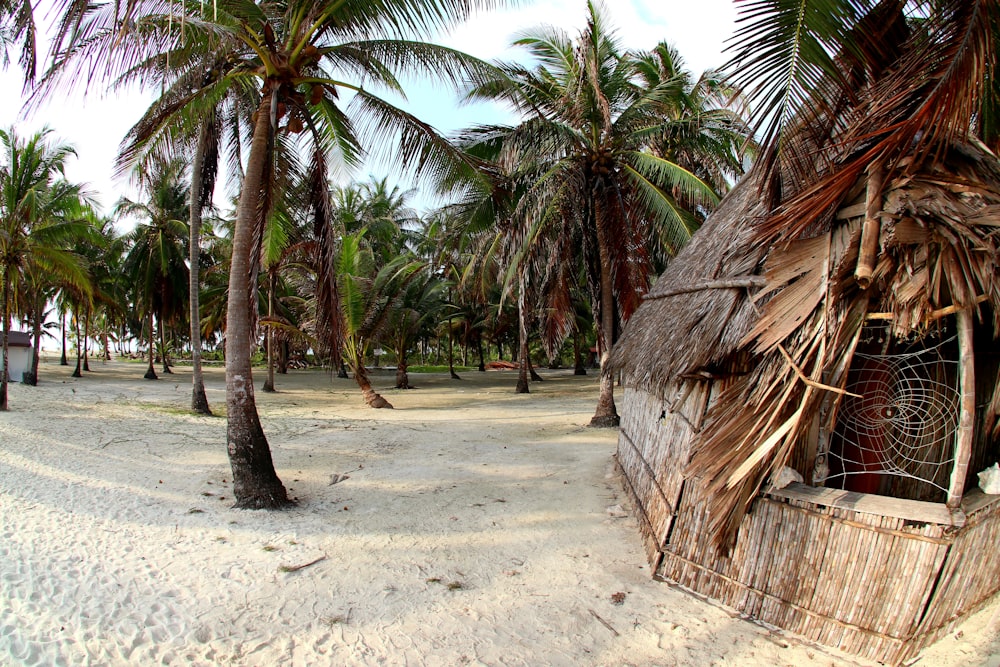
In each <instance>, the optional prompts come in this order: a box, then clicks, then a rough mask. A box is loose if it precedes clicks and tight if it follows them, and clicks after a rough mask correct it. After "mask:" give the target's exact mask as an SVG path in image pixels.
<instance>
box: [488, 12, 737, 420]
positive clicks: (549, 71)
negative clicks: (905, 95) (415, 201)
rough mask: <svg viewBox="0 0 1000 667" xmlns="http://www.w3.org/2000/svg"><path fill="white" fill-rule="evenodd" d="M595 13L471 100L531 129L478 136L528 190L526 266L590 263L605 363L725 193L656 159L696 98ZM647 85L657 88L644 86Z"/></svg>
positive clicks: (610, 399)
mask: <svg viewBox="0 0 1000 667" xmlns="http://www.w3.org/2000/svg"><path fill="white" fill-rule="evenodd" d="M587 9H588V20H587V26H586V28H585V29H584V30H583V31H582V32H581V33H580V34H579V35H578V36H577V37H576V38H575V39H573V38H570V37H569V36H568V35H566V34H565V33H564V32H563V31H562V30H559V29H557V28H542V29H538V30H535V31H531V32H527V33H524V34H523V35H522V37H521V38H520V39H518V40H517V41H516V42H515V44H516V45H518V46H521V47H525V48H526V49H527V50H528V51H529V53H530V54H531V56H532V57H533V58H534V60H535V61H536V62H537V63H538V64H537V65H536V66H535V67H533V68H528V67H523V66H519V65H502V66H500V67H501V69H502V70H503V72H504V74H503V76H501V77H497V78H496V79H494V80H492V81H490V82H488V83H487V84H486V85H482V86H478V87H473V88H472V89H471V90H470V92H469V98H470V99H492V100H502V101H505V102H507V103H508V104H509V105H511V106H512V107H513V108H514V109H515V110H516V111H518V112H519V113H520V114H522V116H523V118H524V120H523V121H522V122H521V123H520V124H519V125H517V126H515V127H491V128H476V129H475V130H474V132H472V133H470V135H469V136H470V138H473V137H475V136H478V137H480V138H481V139H482V140H483V141H488V142H497V141H500V142H502V148H501V151H500V155H499V160H498V162H499V164H500V166H501V167H502V168H503V170H504V171H505V172H506V173H508V174H509V175H510V176H511V177H512V178H514V179H515V182H520V183H523V184H524V186H525V188H526V189H525V192H524V195H523V196H522V197H521V198H520V200H519V202H518V204H517V206H516V208H515V212H514V223H515V225H516V234H513V235H511V236H510V237H509V242H510V252H511V254H512V255H520V259H519V261H532V260H534V261H536V262H543V263H544V262H547V261H549V260H550V259H551V258H552V257H559V258H567V259H569V258H571V257H578V258H580V259H581V260H582V262H583V266H584V267H585V269H586V275H587V284H588V288H589V293H590V297H591V302H592V307H593V310H594V313H595V321H596V323H597V331H598V347H599V349H600V353H601V358H602V361H606V360H607V358H608V355H609V352H610V349H611V346H612V344H613V343H614V341H615V339H616V337H617V333H618V330H619V328H620V325H621V323H623V322H624V321H626V320H627V319H628V318H629V316H630V315H631V313H632V312H633V311H634V310H635V308H636V307H637V306H638V303H639V300H640V298H641V295H642V294H643V293H644V291H645V290H646V289H647V288H648V285H649V279H650V274H651V272H652V270H653V268H654V266H656V265H657V264H661V265H662V262H663V261H665V260H666V259H667V258H668V257H669V256H670V254H671V253H673V252H674V251H675V250H676V248H677V247H679V246H680V245H681V244H683V243H685V242H686V241H687V239H688V238H689V237H690V235H691V233H692V232H693V231H694V229H696V228H697V226H698V223H699V216H698V215H696V213H697V212H698V211H703V210H708V209H710V208H711V207H712V206H714V205H715V204H716V203H717V202H718V196H719V195H718V193H717V192H715V190H714V189H713V187H712V186H711V183H709V182H706V181H705V180H703V179H701V178H699V177H698V175H697V174H696V173H694V172H692V171H691V170H690V169H688V168H686V167H685V166H684V165H683V164H679V163H677V162H674V161H672V159H671V158H672V157H673V156H671V155H668V154H666V153H664V152H663V151H660V152H658V151H657V150H656V147H657V145H658V143H661V142H662V139H663V138H664V137H666V136H669V133H670V131H671V128H672V127H673V126H674V119H673V118H672V117H671V111H672V108H674V107H678V106H679V105H677V104H675V103H674V101H675V100H676V98H677V97H678V96H679V95H683V94H685V93H686V92H687V91H686V89H685V87H684V86H683V85H682V82H679V81H678V80H677V79H676V77H672V76H667V77H665V78H664V77H662V76H660V77H652V76H651V72H650V71H649V63H650V59H649V58H648V57H635V56H634V55H632V54H629V53H627V52H626V51H625V50H624V49H623V48H622V46H621V45H620V44H619V43H618V41H617V40H616V39H615V38H614V36H613V33H612V32H611V30H610V28H609V27H608V25H607V24H606V21H605V18H604V16H603V14H602V13H601V12H600V11H599V10H598V7H597V5H596V4H595V3H593V2H589V3H588V6H587ZM644 75H645V76H646V77H647V82H648V83H649V85H642V84H643V76H644ZM680 122H683V123H685V124H689V121H688V120H687V119H683V120H682V121H680ZM734 147H735V143H733V144H729V145H726V146H717V147H714V148H713V150H715V149H718V150H720V151H726V150H730V149H732V148H734ZM737 162H738V160H737ZM685 206H687V207H689V208H685ZM542 245H544V246H545V247H546V250H544V251H542V250H541V249H540V248H541V246H542ZM532 246H534V249H531V248H532ZM508 273H509V275H513V274H512V273H511V272H510V271H509V272H508ZM538 273H541V272H540V271H539V272H538ZM617 422H618V415H617V410H616V409H615V404H614V396H613V381H612V378H611V377H610V376H607V375H602V379H601V392H600V398H599V400H598V405H597V410H596V412H595V415H594V417H593V419H592V420H591V424H592V425H594V426H602V425H614V424H617Z"/></svg>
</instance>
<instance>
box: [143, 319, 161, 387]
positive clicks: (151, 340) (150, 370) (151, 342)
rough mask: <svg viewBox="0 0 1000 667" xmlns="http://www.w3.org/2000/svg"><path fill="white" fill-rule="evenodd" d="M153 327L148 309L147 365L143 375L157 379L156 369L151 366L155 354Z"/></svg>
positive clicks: (148, 378) (149, 378) (150, 378)
mask: <svg viewBox="0 0 1000 667" xmlns="http://www.w3.org/2000/svg"><path fill="white" fill-rule="evenodd" d="M154 331H156V330H155V329H154V328H153V310H152V309H150V310H149V366H147V367H146V374H145V375H144V376H143V377H144V378H146V379H147V380H158V379H159V378H158V377H156V369H155V368H153V359H154V357H155V356H156V352H155V350H156V336H155V335H154Z"/></svg>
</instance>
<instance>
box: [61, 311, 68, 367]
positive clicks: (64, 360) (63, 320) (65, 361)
mask: <svg viewBox="0 0 1000 667" xmlns="http://www.w3.org/2000/svg"><path fill="white" fill-rule="evenodd" d="M60 320H61V324H62V326H61V327H60V329H62V354H61V355H59V365H60V366H69V360H68V359H67V358H66V315H65V314H63V315H62V317H61V318H60Z"/></svg>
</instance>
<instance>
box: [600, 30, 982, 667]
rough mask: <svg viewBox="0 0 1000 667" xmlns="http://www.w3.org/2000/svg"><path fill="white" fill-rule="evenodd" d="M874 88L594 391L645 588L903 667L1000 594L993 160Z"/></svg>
mask: <svg viewBox="0 0 1000 667" xmlns="http://www.w3.org/2000/svg"><path fill="white" fill-rule="evenodd" d="M898 19H899V20H902V18H901V17H898ZM893 20H896V19H893ZM890 22H891V21H890ZM896 27H897V28H898V29H899V30H898V34H896V33H893V28H892V27H891V26H889V27H886V28H885V32H884V33H883V34H884V35H885V36H886V37H885V39H886V40H889V41H891V40H892V39H896V40H898V43H896V44H895V45H894V48H898V49H899V50H900V51H905V49H913V48H924V49H926V48H931V47H929V46H928V42H920V43H919V44H917V43H915V42H914V40H912V39H911V35H910V34H909V33H908V32H907V31H906V30H904V29H903V28H901V27H900V26H896ZM944 37H947V35H945V36H944ZM944 43H945V40H944V38H943V37H942V39H939V40H938V41H937V42H936V43H934V44H933V47H934V48H939V47H941V45H942V44H944ZM939 60H940V62H941V63H944V60H943V59H939ZM927 62H938V61H935V60H933V59H929V60H927ZM848 69H850V71H852V72H854V73H856V72H857V71H858V70H857V68H848ZM946 70H947V67H946V66H945V65H943V64H942V65H941V69H940V70H935V71H934V72H931V73H928V74H927V77H928V79H929V80H931V81H933V77H934V76H941V77H943V76H947V74H946ZM867 71H868V72H869V73H870V76H872V80H870V81H867V82H865V85H863V86H860V87H859V92H857V93H856V96H855V99H851V100H848V99H846V98H844V99H840V100H839V101H837V100H835V101H830V100H827V103H825V104H817V105H815V106H813V107H811V108H810V109H809V110H808V113H807V114H805V115H804V116H803V117H801V118H800V119H799V122H798V123H797V124H796V126H795V127H794V129H793V130H792V131H791V135H790V137H789V136H786V137H785V138H784V141H785V146H784V147H783V150H784V151H785V152H784V153H783V154H779V152H778V151H777V148H776V146H775V145H772V146H771V149H770V150H769V151H768V152H766V153H765V155H764V156H763V157H762V158H761V160H760V161H759V162H758V163H757V165H756V166H755V167H754V169H753V170H752V171H751V173H750V174H749V175H748V176H747V177H746V178H745V179H744V180H743V181H742V182H741V183H740V184H739V185H738V186H737V187H736V188H735V189H734V190H733V191H732V192H731V193H730V194H729V195H728V196H727V198H726V199H725V200H724V201H723V202H722V204H721V206H720V208H719V209H718V210H717V211H716V212H715V213H714V214H713V215H712V216H711V217H710V218H709V219H708V220H707V221H706V223H705V225H704V226H703V228H702V229H701V230H700V231H699V232H698V233H697V234H696V235H695V237H694V238H693V239H692V241H691V243H690V244H689V245H688V246H687V247H686V248H685V249H684V250H683V251H682V252H681V253H680V254H679V255H678V257H677V258H676V259H675V260H674V261H673V262H672V264H671V265H670V267H669V268H668V270H667V271H666V272H665V273H664V274H663V275H662V276H661V278H660V280H659V281H658V282H657V283H656V285H655V286H654V287H653V289H652V290H651V292H650V293H649V295H648V296H647V298H646V301H645V303H644V304H643V305H642V306H641V307H640V308H639V310H638V311H637V312H636V313H635V315H634V316H633V317H632V319H631V320H630V322H629V324H628V326H627V327H626V329H625V331H624V333H623V335H622V337H621V339H620V341H619V344H618V345H617V347H616V348H615V351H614V354H613V358H612V368H611V369H610V370H612V371H620V372H621V375H622V384H623V385H624V390H623V396H622V399H621V401H620V409H621V432H620V437H619V445H618V452H617V462H618V466H619V469H620V472H621V474H622V479H623V484H624V486H625V488H626V490H627V491H628V492H629V494H630V495H631V497H632V499H633V501H634V502H633V505H634V508H635V513H636V516H637V519H638V522H639V526H640V530H641V531H642V534H643V537H644V540H645V544H646V549H647V554H648V557H649V561H650V564H651V566H652V569H653V571H654V572H655V575H656V576H657V577H662V578H664V579H669V580H671V581H674V582H677V583H679V584H681V585H683V586H685V587H687V588H689V589H692V590H694V591H696V592H697V593H699V594H702V595H706V596H709V597H712V598H715V599H717V600H720V601H722V602H724V603H725V604H727V605H730V606H732V607H734V608H736V609H737V610H739V611H741V612H744V613H747V614H749V615H750V616H753V617H755V618H758V619H760V620H763V621H766V622H768V623H772V624H774V625H777V626H779V627H781V628H784V629H787V630H790V631H792V632H795V633H797V634H799V635H802V636H804V637H806V638H807V639H810V640H812V641H816V642H818V643H822V644H826V645H829V646H833V647H836V648H839V649H842V650H845V651H848V652H851V653H854V654H857V655H860V656H862V657H865V658H869V659H873V660H878V661H881V662H887V663H891V664H898V663H900V662H902V661H905V660H907V659H909V658H911V657H913V656H914V655H915V654H916V653H917V652H918V651H919V650H920V649H921V648H923V647H924V646H926V645H927V644H929V643H931V642H933V641H935V640H936V639H937V638H939V637H940V636H941V635H942V634H943V633H945V632H947V631H948V630H949V629H950V628H951V627H952V626H953V625H954V623H955V622H956V621H957V620H959V619H961V618H962V617H964V616H965V615H967V614H968V613H970V612H972V611H974V610H976V609H977V608H979V607H980V606H981V605H983V604H984V603H985V602H987V601H988V600H989V599H990V598H992V597H993V596H994V594H995V593H996V592H997V591H998V590H1000V495H987V494H985V493H983V492H982V491H981V490H980V489H979V488H978V486H977V482H978V478H977V472H979V471H981V470H983V469H984V468H987V467H989V466H991V465H992V464H994V463H996V462H997V460H998V458H1000V439H998V431H1000V425H998V419H997V415H998V413H1000V388H998V387H1000V382H998V379H1000V349H998V345H997V343H996V338H997V336H998V334H1000V160H998V158H997V156H996V155H994V154H993V153H992V152H991V151H990V150H989V148H987V147H986V146H985V145H983V144H982V143H981V142H979V141H978V140H977V139H975V138H974V137H973V136H971V135H970V134H968V133H967V132H956V131H954V130H955V127H954V126H952V127H951V129H950V131H946V130H945V129H942V128H944V125H943V124H938V125H934V124H931V125H928V120H927V119H928V118H930V119H933V118H934V111H935V109H936V108H940V105H941V104H943V102H942V101H941V100H939V99H935V98H934V97H933V94H929V93H928V92H927V91H928V90H932V91H933V90H935V88H934V86H932V85H927V86H912V85H909V86H908V85H902V84H901V83H900V79H899V78H898V77H903V76H913V73H912V71H909V72H902V71H899V70H893V69H891V68H889V69H886V70H879V69H878V68H875V67H868V68H867ZM939 82H940V80H939ZM970 85H972V84H970ZM940 88H942V86H939V87H938V89H940ZM887 90H888V91H892V94H891V96H890V97H889V101H888V102H887V101H886V100H887V98H886V97H885V95H884V93H885V92H886V91H887ZM899 91H905V92H903V93H900V92H899ZM968 97H969V98H970V99H971V98H974V96H973V95H972V93H971V92H970V93H968ZM875 102H878V104H875ZM834 109H836V114H834V112H833V111H832V110H834ZM969 127H971V121H968V122H966V125H965V128H966V129H967V128H969Z"/></svg>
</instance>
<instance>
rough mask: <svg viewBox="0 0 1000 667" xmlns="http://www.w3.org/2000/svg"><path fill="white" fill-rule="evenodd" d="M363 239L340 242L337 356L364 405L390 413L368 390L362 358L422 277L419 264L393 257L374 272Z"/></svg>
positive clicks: (372, 254) (360, 236) (404, 257)
mask: <svg viewBox="0 0 1000 667" xmlns="http://www.w3.org/2000/svg"><path fill="white" fill-rule="evenodd" d="M364 235H365V231H364V230H362V231H361V232H358V233H355V234H348V235H347V236H345V237H344V238H343V239H342V240H341V247H340V256H339V262H338V281H339V291H340V298H341V303H342V307H343V322H344V331H343V356H344V361H345V362H346V363H347V365H348V367H349V368H350V370H351V372H353V373H354V379H355V381H356V382H357V383H358V386H359V387H360V388H361V393H362V395H363V396H364V398H365V402H366V403H367V404H368V405H370V406H371V407H373V408H391V407H392V405H391V404H390V403H389V401H387V400H385V399H384V398H383V397H382V396H380V395H379V394H378V392H376V391H375V390H374V389H372V386H371V380H370V378H369V376H368V371H367V369H366V368H365V358H366V357H367V355H368V353H369V351H370V349H371V346H372V344H374V343H377V342H378V341H379V340H380V339H381V337H382V336H383V335H384V334H385V333H386V332H387V330H388V328H389V326H390V324H391V322H392V315H393V313H395V312H397V311H398V310H399V304H400V302H401V301H402V300H403V299H404V297H405V295H406V293H407V288H408V287H409V286H410V285H411V284H412V283H414V282H415V281H416V280H417V279H418V278H419V277H420V275H422V271H423V269H424V267H425V265H424V263H423V262H421V261H420V260H417V259H414V258H412V257H409V256H407V255H399V256H398V257H395V258H393V259H392V260H390V261H389V262H388V263H387V264H385V265H384V266H382V267H379V266H378V263H377V259H376V254H375V252H374V251H373V249H372V248H371V247H366V246H365V244H364V243H363V237H364Z"/></svg>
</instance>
